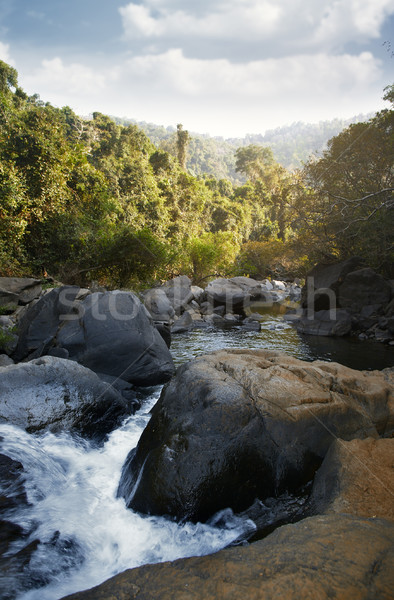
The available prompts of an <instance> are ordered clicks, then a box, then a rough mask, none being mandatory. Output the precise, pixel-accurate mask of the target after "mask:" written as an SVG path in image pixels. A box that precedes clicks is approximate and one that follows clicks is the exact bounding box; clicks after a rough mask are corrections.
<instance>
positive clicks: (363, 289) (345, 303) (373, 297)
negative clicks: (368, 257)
mask: <svg viewBox="0 0 394 600" xmlns="http://www.w3.org/2000/svg"><path fill="white" fill-rule="evenodd" d="M390 298H391V286H390V284H389V282H388V281H387V280H386V279H384V277H382V276H381V275H379V274H378V273H376V272H375V271H374V270H373V269H370V268H365V269H359V270H358V271H352V272H351V273H348V274H347V275H346V277H345V278H344V281H343V283H341V284H340V286H339V288H338V304H339V306H340V307H342V308H346V309H348V310H350V311H351V312H357V313H359V312H360V311H361V310H362V309H363V307H365V306H371V305H373V306H375V310H376V308H377V307H378V306H385V305H386V304H388V303H389V302H390Z"/></svg>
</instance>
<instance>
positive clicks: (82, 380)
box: [0, 356, 129, 441]
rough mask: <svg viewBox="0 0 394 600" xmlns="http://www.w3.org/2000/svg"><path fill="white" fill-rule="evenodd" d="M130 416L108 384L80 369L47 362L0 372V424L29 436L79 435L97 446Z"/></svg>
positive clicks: (62, 361)
mask: <svg viewBox="0 0 394 600" xmlns="http://www.w3.org/2000/svg"><path fill="white" fill-rule="evenodd" d="M128 413H129V406H128V403H127V402H126V401H125V400H124V399H123V397H122V396H121V395H120V394H119V393H118V392H117V391H116V390H115V389H114V388H113V387H112V386H111V385H109V384H106V383H104V382H102V381H101V380H100V379H99V377H98V376H97V375H96V374H95V373H93V372H92V371H90V370H89V369H86V368H85V367H83V366H81V365H78V364H77V363H75V362H73V361H69V360H65V359H61V358H55V357H52V356H45V357H42V358H39V359H36V360H32V361H30V362H26V363H18V364H16V365H11V366H8V367H2V368H0V422H1V423H8V424H11V425H16V426H18V427H21V428H22V429H25V430H26V431H28V432H30V433H33V432H42V431H48V430H49V431H52V432H58V431H64V430H66V431H69V430H72V431H76V432H78V433H80V434H81V435H83V436H85V437H89V438H94V439H95V440H98V441H100V440H102V439H103V437H104V436H105V434H107V433H108V432H110V431H111V430H112V429H114V427H116V426H117V425H118V424H119V422H120V420H121V419H122V418H123V417H125V416H126V415H127V414H128Z"/></svg>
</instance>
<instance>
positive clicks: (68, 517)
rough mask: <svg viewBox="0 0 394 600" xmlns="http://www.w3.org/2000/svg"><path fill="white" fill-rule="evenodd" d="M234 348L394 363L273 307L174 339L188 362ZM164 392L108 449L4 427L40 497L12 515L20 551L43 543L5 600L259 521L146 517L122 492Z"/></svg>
mask: <svg viewBox="0 0 394 600" xmlns="http://www.w3.org/2000/svg"><path fill="white" fill-rule="evenodd" d="M230 347H232V348H271V349H277V350H283V351H285V352H287V353H289V354H291V355H293V356H296V357H298V358H302V359H305V360H313V359H315V358H319V359H324V360H337V361H338V362H342V363H343V364H346V365H348V366H351V367H353V368H359V369H375V368H384V367H387V366H394V348H392V347H388V346H384V345H382V344H376V343H375V344H372V343H371V344H370V343H368V342H358V341H357V340H334V339H330V338H317V337H308V338H306V337H300V336H299V335H298V334H297V333H296V332H295V331H294V329H293V328H291V327H290V326H289V325H287V324H284V323H283V322H282V320H281V317H280V316H279V315H277V316H275V315H269V314H267V315H266V317H265V320H264V321H263V323H262V330H261V331H260V332H253V331H245V330H243V329H242V328H240V327H234V328H231V329H221V330H215V331H212V330H203V329H201V330H200V329H199V330H195V331H193V332H191V333H190V334H179V335H177V336H174V337H173V344H172V352H173V356H174V359H175V362H176V364H177V365H179V364H181V363H183V362H185V361H186V360H188V359H190V358H191V357H193V356H196V355H198V354H201V353H205V352H209V351H211V350H215V349H219V348H230ZM160 391H161V388H160V387H156V388H151V389H150V390H146V391H145V392H144V394H143V396H142V397H143V403H142V408H141V410H140V411H139V412H138V413H137V414H136V415H135V416H133V417H129V418H128V419H126V421H125V422H124V423H123V425H122V426H121V427H120V428H119V429H117V430H116V431H114V432H113V433H112V434H111V435H110V436H109V438H108V441H107V442H106V443H105V445H104V446H103V447H102V448H97V447H96V448H95V447H92V446H91V445H90V444H89V443H87V442H84V441H82V440H80V439H78V438H75V437H71V436H70V435H67V434H63V435H52V434H46V435H44V436H35V435H29V434H27V433H25V432H24V431H22V430H20V429H18V428H16V427H13V426H9V425H0V440H1V441H0V452H2V453H4V454H7V455H8V456H10V457H11V458H13V459H14V460H18V461H20V462H21V463H22V464H23V466H24V469H25V472H26V484H25V486H26V490H27V494H28V500H29V503H30V506H28V507H26V506H25V507H22V508H19V509H18V510H17V512H16V513H15V514H13V516H12V520H13V522H14V523H17V524H18V525H20V526H22V527H23V529H24V530H25V531H28V532H30V535H29V537H28V538H27V539H25V540H24V541H23V543H22V542H17V543H15V545H14V547H13V548H12V553H16V552H18V551H22V552H23V549H24V548H26V546H27V545H28V544H29V543H31V542H34V540H39V543H38V544H37V545H36V546H34V548H35V549H34V550H33V552H32V554H31V558H29V560H26V562H25V567H24V570H23V573H22V572H20V571H18V570H17V569H16V570H15V569H13V568H9V567H7V570H5V569H3V571H2V575H0V590H1V593H0V598H1V599H6V598H7V599H8V598H17V599H18V600H22V599H23V600H57V599H58V598H61V597H62V596H64V595H66V594H70V593H72V592H75V591H78V590H82V589H86V588H89V587H92V586H94V585H97V584H98V583H100V582H102V581H103V580H105V579H107V578H108V577H111V576H112V575H114V574H116V573H118V572H120V571H123V570H125V569H127V568H130V567H135V566H138V565H142V564H146V563H153V562H160V561H166V560H173V559H176V558H179V557H185V556H191V555H202V554H207V553H210V552H214V551H216V550H219V549H220V548H223V547H224V546H226V545H228V544H230V543H231V542H232V541H233V540H235V539H237V538H239V537H240V536H242V535H243V534H245V532H246V531H250V530H251V528H253V524H252V523H251V522H250V521H244V520H241V519H239V518H237V517H235V516H234V515H233V514H232V513H231V511H226V512H225V513H224V515H222V518H220V528H219V527H215V520H212V522H211V523H207V524H192V523H185V524H182V525H178V524H177V523H175V522H173V521H169V520H166V519H165V518H162V517H160V518H159V517H146V516H141V515H139V514H137V513H135V512H133V511H132V510H129V509H126V507H125V504H124V501H123V500H122V499H119V498H116V490H117V486H118V482H119V478H120V472H121V468H122V465H123V462H124V461H125V459H126V456H127V454H128V452H129V451H130V449H131V448H133V447H135V446H136V444H137V442H138V439H139V437H140V435H141V433H142V431H143V429H144V427H145V426H146V424H147V422H148V420H149V411H150V409H151V407H152V406H153V405H154V403H155V402H156V400H157V398H158V397H159V394H160ZM0 496H1V489H0ZM25 552H26V550H25ZM28 556H29V557H30V554H29V555H28Z"/></svg>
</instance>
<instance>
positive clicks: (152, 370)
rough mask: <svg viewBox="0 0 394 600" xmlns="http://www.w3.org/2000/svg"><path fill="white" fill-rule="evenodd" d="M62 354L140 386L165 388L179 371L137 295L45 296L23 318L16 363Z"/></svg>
mask: <svg viewBox="0 0 394 600" xmlns="http://www.w3.org/2000/svg"><path fill="white" fill-rule="evenodd" d="M59 349H61V350H63V351H64V352H62V356H66V355H67V357H68V358H70V359H72V360H75V361H77V362H79V363H80V364H82V365H84V366H86V367H88V368H89V369H92V370H93V371H95V372H98V373H104V374H107V375H112V376H114V377H121V378H122V379H124V380H126V381H128V382H131V383H134V384H136V385H142V386H143V385H155V384H159V383H163V382H165V381H167V380H168V379H169V378H170V377H171V375H172V374H173V372H174V366H173V362H172V358H171V355H170V352H169V350H168V347H167V344H166V343H165V341H164V340H163V338H162V336H161V335H160V333H159V332H158V331H157V329H156V328H155V327H154V326H153V323H152V319H151V317H150V316H149V313H148V312H147V310H146V309H145V307H144V306H143V305H142V304H141V302H140V301H139V300H138V298H137V297H136V296H135V295H134V294H132V293H131V292H120V291H113V292H105V293H102V292H95V293H93V294H90V293H89V292H88V293H87V294H85V293H82V294H81V290H80V289H79V288H78V287H72V286H63V287H61V288H56V289H53V290H51V291H50V292H48V293H47V294H45V295H44V296H43V297H42V298H40V300H39V301H38V302H37V303H36V304H34V306H32V307H30V308H29V309H28V310H27V311H26V312H25V313H24V315H23V317H22V318H21V320H20V323H19V342H18V346H17V348H16V351H15V353H14V355H13V358H14V359H15V360H17V361H20V360H22V359H25V358H28V359H32V358H35V357H36V356H41V355H45V354H49V353H50V352H51V353H53V352H54V351H55V353H56V352H58V351H59Z"/></svg>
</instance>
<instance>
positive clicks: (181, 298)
mask: <svg viewBox="0 0 394 600" xmlns="http://www.w3.org/2000/svg"><path fill="white" fill-rule="evenodd" d="M160 289H162V290H163V291H164V292H165V294H166V296H167V298H168V300H169V301H170V303H171V305H172V307H173V309H174V311H175V314H177V315H180V314H182V313H183V311H184V310H185V308H186V307H187V305H188V304H189V303H190V302H191V301H192V300H193V299H194V294H193V292H192V290H191V281H190V279H189V277H187V276H186V275H181V276H179V277H174V279H170V280H169V281H167V282H166V283H165V284H164V285H163V286H162V287H161V288H160Z"/></svg>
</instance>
